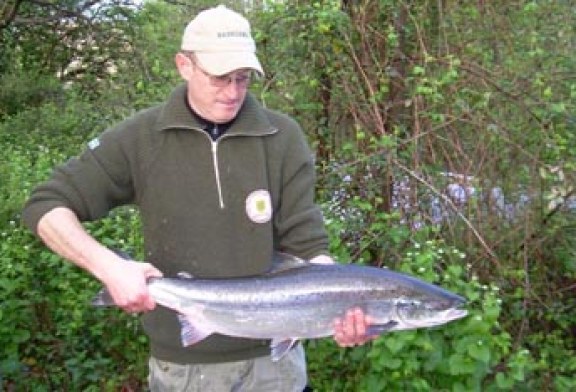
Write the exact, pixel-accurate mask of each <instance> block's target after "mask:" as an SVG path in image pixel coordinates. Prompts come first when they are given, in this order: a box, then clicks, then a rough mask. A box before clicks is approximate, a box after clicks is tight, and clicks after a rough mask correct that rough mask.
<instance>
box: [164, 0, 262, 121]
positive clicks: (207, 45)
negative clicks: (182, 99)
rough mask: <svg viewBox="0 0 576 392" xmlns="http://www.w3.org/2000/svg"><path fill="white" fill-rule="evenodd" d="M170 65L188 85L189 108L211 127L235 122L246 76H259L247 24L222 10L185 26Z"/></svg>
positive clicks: (205, 13) (202, 15) (209, 12)
mask: <svg viewBox="0 0 576 392" xmlns="http://www.w3.org/2000/svg"><path fill="white" fill-rule="evenodd" d="M175 61H176V66H177V67H178V71H179V72H180V75H181V76H182V77H183V78H184V79H185V80H186V81H187V82H188V87H189V88H188V101H189V103H190V105H191V106H192V108H193V109H194V110H195V111H196V112H197V113H198V114H199V115H201V116H202V117H204V118H206V119H207V120H210V121H213V122H216V123H224V122H228V121H230V120H232V119H234V117H236V114H237V113H238V111H239V110H240V107H241V106H242V103H243V102H244V98H245V97H246V92H247V88H248V84H249V82H250V76H251V74H252V73H253V72H257V73H259V74H260V75H262V74H264V72H263V70H262V66H261V65H260V62H259V61H258V58H257V57H256V45H255V43H254V40H253V39H252V35H251V31H250V24H249V22H248V21H247V20H246V19H245V18H244V17H243V16H242V15H240V14H238V13H236V12H234V11H232V10H230V9H228V8H226V7H224V6H222V5H220V6H218V7H215V8H210V9H207V10H205V11H202V12H200V13H199V14H198V15H197V16H196V17H195V18H194V19H193V20H192V21H191V22H190V23H189V24H188V26H186V29H185V31H184V35H183V37H182V45H181V51H180V52H179V53H178V54H176V59H175Z"/></svg>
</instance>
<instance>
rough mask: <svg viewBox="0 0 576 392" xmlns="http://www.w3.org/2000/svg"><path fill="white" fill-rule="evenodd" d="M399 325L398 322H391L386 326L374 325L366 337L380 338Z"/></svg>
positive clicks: (368, 329)
mask: <svg viewBox="0 0 576 392" xmlns="http://www.w3.org/2000/svg"><path fill="white" fill-rule="evenodd" d="M397 325H398V321H394V320H390V321H388V322H387V323H384V324H372V325H370V326H369V327H368V328H367V329H366V335H368V336H378V335H382V334H383V333H385V332H388V331H390V330H391V329H392V328H394V327H395V326H397Z"/></svg>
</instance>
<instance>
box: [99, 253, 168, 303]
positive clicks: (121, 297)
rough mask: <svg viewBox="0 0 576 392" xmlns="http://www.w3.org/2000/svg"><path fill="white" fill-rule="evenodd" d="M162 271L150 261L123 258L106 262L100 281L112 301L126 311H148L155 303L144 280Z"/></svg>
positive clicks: (156, 275) (158, 274) (157, 275)
mask: <svg viewBox="0 0 576 392" xmlns="http://www.w3.org/2000/svg"><path fill="white" fill-rule="evenodd" d="M152 277H162V273H161V272H160V271H159V270H158V269H157V268H156V267H154V266H153V265H152V264H150V263H145V262H138V261H131V260H124V259H122V258H120V257H118V260H117V261H113V262H111V263H108V264H107V267H106V269H105V270H104V271H103V273H102V276H101V281H102V283H104V285H105V286H106V289H108V292H109V293H110V295H111V297H112V299H113V300H114V303H115V304H116V305H117V306H118V307H120V308H122V309H123V310H124V311H126V312H128V313H139V312H148V311H150V310H152V309H154V307H155V306H156V303H155V302H154V300H153V299H152V297H151V296H150V294H149V292H148V286H147V285H146V282H147V280H148V279H149V278H152Z"/></svg>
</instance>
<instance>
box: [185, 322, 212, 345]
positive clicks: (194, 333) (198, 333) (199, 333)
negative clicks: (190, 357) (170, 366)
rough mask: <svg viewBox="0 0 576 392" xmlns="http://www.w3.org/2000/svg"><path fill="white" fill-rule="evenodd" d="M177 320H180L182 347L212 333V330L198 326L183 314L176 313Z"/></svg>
mask: <svg viewBox="0 0 576 392" xmlns="http://www.w3.org/2000/svg"><path fill="white" fill-rule="evenodd" d="M178 320H179V321H180V326H181V330H180V337H181V338H182V346H184V347H188V346H191V345H193V344H196V343H198V342H200V341H202V340H204V339H206V338H207V337H208V336H210V335H212V333H213V331H209V330H204V329H202V328H199V327H198V325H196V324H194V323H193V322H191V321H190V319H189V318H188V317H186V316H185V315H183V314H178Z"/></svg>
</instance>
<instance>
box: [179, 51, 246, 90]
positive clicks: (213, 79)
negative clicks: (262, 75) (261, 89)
mask: <svg viewBox="0 0 576 392" xmlns="http://www.w3.org/2000/svg"><path fill="white" fill-rule="evenodd" d="M184 55H185V56H186V57H188V58H189V59H190V61H191V62H192V64H193V65H194V66H195V67H196V68H198V69H199V70H200V72H202V73H203V74H204V76H206V77H207V78H208V80H209V81H210V84H211V85H212V86H214V87H218V88H223V87H227V86H228V85H229V84H230V83H236V85H237V86H238V87H240V88H246V87H248V85H249V84H250V82H251V81H252V72H250V71H239V72H231V73H228V74H225V75H212V74H210V73H208V72H206V71H204V70H203V69H202V67H200V65H198V62H197V61H196V59H195V58H194V55H193V54H191V53H190V54H189V53H184Z"/></svg>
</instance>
